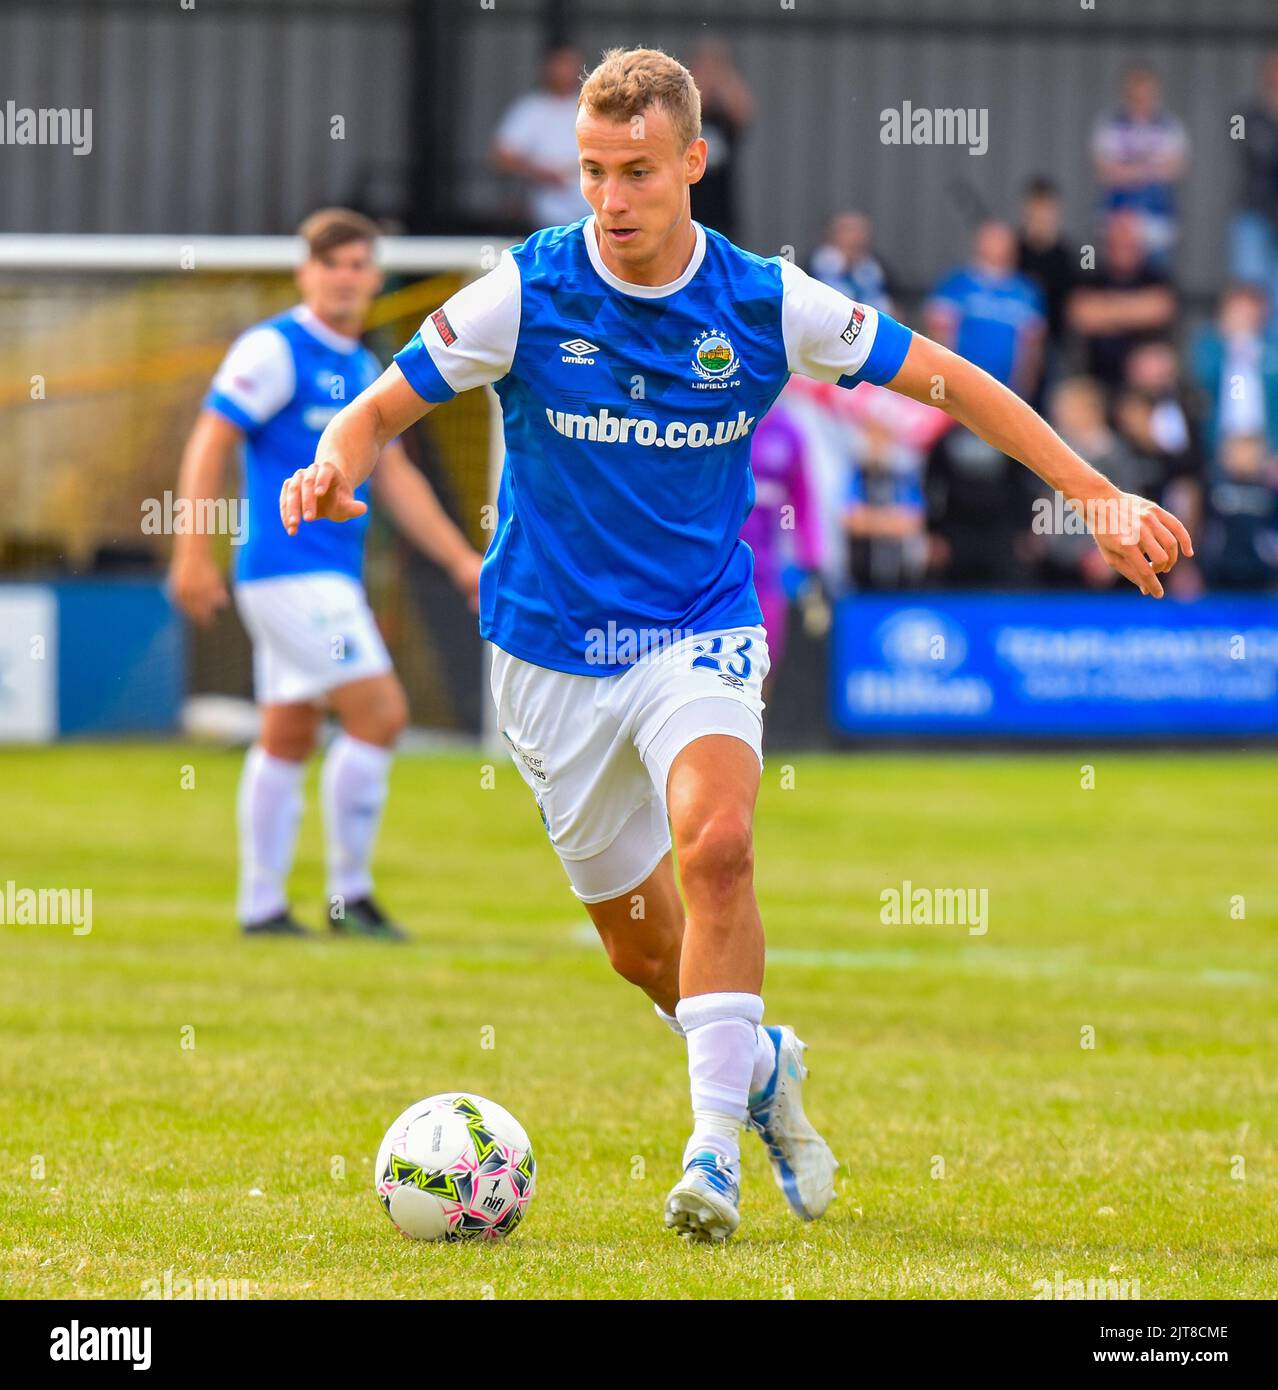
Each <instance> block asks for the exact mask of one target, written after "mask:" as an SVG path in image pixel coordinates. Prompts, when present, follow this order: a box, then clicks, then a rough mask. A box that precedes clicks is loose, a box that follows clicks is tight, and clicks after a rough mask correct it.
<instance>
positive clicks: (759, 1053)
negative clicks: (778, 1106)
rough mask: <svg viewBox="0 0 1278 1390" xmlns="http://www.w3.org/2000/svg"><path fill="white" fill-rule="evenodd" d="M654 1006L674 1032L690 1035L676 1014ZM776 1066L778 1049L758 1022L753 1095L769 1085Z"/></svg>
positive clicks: (751, 1079) (684, 1035)
mask: <svg viewBox="0 0 1278 1390" xmlns="http://www.w3.org/2000/svg"><path fill="white" fill-rule="evenodd" d="M652 1007H653V1008H654V1009H655V1010H656V1011H657V1017H658V1018H659V1019H661V1021H662V1023H664V1024H665V1025H666V1026H667V1027H668V1028H669V1029H670V1031H671V1032H672V1033H674V1034H675V1035H676V1036H677V1037H680V1038H686V1037H687V1036H688V1035H687V1033H685V1032H684V1030H683V1024H682V1023H680V1022H679V1020H678V1019H677V1018H676V1017H675V1016H674V1014H668V1013H667V1012H666V1011H665V1010H664V1009H663V1008H662V1007H661V1005H660V1004H654V1005H653V1006H652ZM676 1007H677V1006H676ZM776 1067H777V1050H776V1048H775V1047H774V1046H773V1043H772V1039H771V1038H770V1037H769V1036H768V1034H767V1032H766V1031H765V1030H764V1027H763V1024H762V1023H759V1024H756V1025H755V1030H754V1070H753V1072H751V1074H750V1094H751V1095H754V1094H755V1092H756V1091H762V1090H763V1089H764V1088H765V1087H766V1086H767V1084H768V1082H769V1081H771V1080H772V1073H773V1072H774V1071H775V1070H776Z"/></svg>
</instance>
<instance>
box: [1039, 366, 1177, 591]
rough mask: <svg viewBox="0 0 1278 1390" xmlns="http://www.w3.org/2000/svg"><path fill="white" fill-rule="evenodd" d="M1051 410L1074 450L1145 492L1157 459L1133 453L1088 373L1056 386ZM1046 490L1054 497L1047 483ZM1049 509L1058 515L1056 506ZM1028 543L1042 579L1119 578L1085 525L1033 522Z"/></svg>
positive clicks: (1126, 487)
mask: <svg viewBox="0 0 1278 1390" xmlns="http://www.w3.org/2000/svg"><path fill="white" fill-rule="evenodd" d="M1050 402H1051V404H1050V414H1051V421H1052V424H1053V425H1054V426H1055V428H1056V431H1057V433H1058V434H1059V435H1060V436H1061V438H1062V439H1064V440H1065V442H1066V443H1067V444H1068V445H1069V446H1070V448H1071V449H1073V450H1074V451H1075V453H1078V454H1081V455H1082V457H1083V458H1085V459H1086V460H1087V461H1088V463H1090V464H1091V465H1092V467H1093V468H1095V469H1097V470H1098V471H1099V472H1101V473H1103V474H1104V475H1105V476H1106V477H1107V478H1108V479H1109V480H1110V482H1112V483H1113V484H1114V485H1115V487H1118V488H1121V489H1122V490H1123V491H1124V492H1136V493H1137V494H1139V495H1141V496H1143V495H1145V488H1146V486H1147V484H1148V482H1149V481H1150V480H1151V479H1152V478H1153V477H1154V473H1155V465H1154V464H1153V463H1152V462H1151V461H1149V460H1146V459H1142V458H1140V457H1139V456H1137V455H1135V454H1133V453H1132V451H1131V450H1130V449H1129V448H1128V447H1127V445H1126V444H1125V443H1124V442H1123V440H1122V439H1120V438H1119V437H1118V436H1117V435H1116V434H1115V433H1114V432H1113V430H1111V429H1110V427H1109V424H1108V422H1107V420H1106V418H1105V392H1104V390H1103V388H1102V387H1101V386H1100V385H1099V384H1098V383H1097V382H1095V381H1093V380H1092V379H1091V378H1090V377H1085V376H1082V377H1070V378H1067V379H1066V380H1065V381H1062V382H1061V383H1060V384H1059V385H1058V386H1056V387H1054V388H1053V390H1052V392H1051V397H1050ZM1043 495H1044V496H1045V497H1049V498H1050V497H1051V494H1050V493H1048V492H1047V491H1046V489H1044V492H1043ZM1045 514H1047V515H1052V516H1055V515H1056V511H1055V508H1053V509H1052V511H1051V512H1050V513H1045ZM1032 531H1033V534H1032V536H1031V542H1030V547H1029V552H1030V554H1031V555H1032V556H1033V557H1034V559H1035V561H1036V565H1035V570H1036V575H1037V578H1038V579H1039V581H1040V582H1042V583H1044V584H1048V585H1053V586H1059V585H1066V586H1077V585H1087V586H1088V587H1089V588H1095V589H1105V588H1109V587H1110V585H1111V584H1113V582H1114V581H1115V580H1116V579H1117V578H1118V576H1117V575H1116V574H1115V573H1114V571H1113V570H1111V569H1110V567H1109V566H1108V565H1107V564H1106V563H1105V560H1104V557H1103V556H1102V555H1101V553H1100V551H1099V550H1097V548H1096V546H1095V545H1094V544H1093V543H1092V538H1091V536H1090V534H1089V533H1088V532H1087V531H1086V530H1077V529H1073V528H1072V527H1071V528H1070V529H1068V530H1065V529H1058V528H1052V529H1049V530H1042V529H1040V528H1039V527H1037V526H1035V527H1033V528H1032Z"/></svg>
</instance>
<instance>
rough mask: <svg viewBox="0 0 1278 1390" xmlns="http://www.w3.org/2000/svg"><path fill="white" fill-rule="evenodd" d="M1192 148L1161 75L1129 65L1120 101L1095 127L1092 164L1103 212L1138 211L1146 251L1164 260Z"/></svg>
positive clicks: (1174, 234) (1169, 246) (1170, 244)
mask: <svg viewBox="0 0 1278 1390" xmlns="http://www.w3.org/2000/svg"><path fill="white" fill-rule="evenodd" d="M1188 151H1189V141H1188V137H1187V136H1186V134H1185V127H1184V126H1183V125H1181V123H1180V121H1178V120H1177V119H1176V117H1175V116H1173V115H1172V114H1171V113H1170V112H1169V111H1167V110H1166V108H1165V107H1164V106H1163V96H1162V86H1161V84H1160V83H1159V80H1158V78H1157V76H1155V74H1154V73H1153V72H1151V71H1150V69H1149V68H1146V67H1133V68H1129V69H1128V71H1127V73H1126V74H1125V76H1124V78H1123V94H1122V99H1121V101H1120V103H1119V105H1118V106H1117V107H1116V108H1115V109H1114V110H1113V111H1111V112H1109V113H1108V114H1107V115H1104V116H1102V117H1101V118H1100V119H1099V120H1098V121H1097V122H1096V125H1095V128H1094V129H1093V131H1092V168H1093V170H1094V172H1095V174H1096V181H1097V182H1098V183H1099V184H1100V187H1101V207H1102V210H1103V212H1104V213H1105V214H1106V215H1108V214H1111V213H1114V212H1118V211H1120V210H1130V211H1131V212H1132V213H1133V214H1135V215H1136V216H1137V217H1138V218H1139V224H1140V230H1141V238H1142V242H1143V245H1144V248H1145V251H1146V253H1147V254H1148V255H1150V256H1152V257H1153V258H1155V259H1156V260H1158V261H1164V260H1165V258H1166V256H1167V253H1168V252H1169V251H1170V250H1171V247H1172V245H1173V244H1174V242H1175V240H1176V185H1177V183H1179V181H1180V180H1181V178H1183V177H1184V173H1185V165H1186V163H1187V156H1188Z"/></svg>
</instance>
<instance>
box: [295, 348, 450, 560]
mask: <svg viewBox="0 0 1278 1390" xmlns="http://www.w3.org/2000/svg"><path fill="white" fill-rule="evenodd" d="M430 409H431V405H430V402H429V401H424V400H423V399H422V398H421V397H420V396H419V395H418V394H417V392H416V391H414V390H413V388H412V387H411V386H410V385H409V384H408V382H407V381H406V380H405V379H404V374H403V372H401V371H400V369H399V368H398V367H397V366H396V365H395V364H394V363H391V365H390V366H389V367H387V369H386V370H385V371H384V372H383V373H382V374H381V376H380V377H378V378H377V380H376V381H375V382H374V383H373V384H372V385H371V386H370V387H368V389H367V390H365V391H361V392H360V394H359V395H358V396H356V397H355V399H354V400H353V401H352V402H351V403H350V404H349V405H348V406H345V407H344V408H343V409H342V410H339V411H338V412H337V414H336V415H335V416H334V417H333V418H332V420H330V421H329V423H328V428H327V429H325V431H324V433H323V434H322V435H321V436H320V441H319V444H318V446H317V447H316V450H315V461H314V462H313V463H312V464H310V465H309V467H306V468H299V469H298V470H297V472H296V473H294V474H293V476H292V477H291V478H289V479H288V480H287V481H286V482H285V484H284V486H283V487H282V488H281V489H280V520H281V521H282V522H283V523H284V529H285V530H286V531H287V532H288V534H289V535H290V536H295V535H297V528H298V526H299V525H300V524H301V523H302V522H303V521H315V520H316V519H317V518H319V517H325V518H327V519H328V520H329V521H350V520H351V519H352V518H354V517H357V516H363V514H364V513H365V512H366V511H367V510H368V507H367V506H366V504H365V503H363V502H361V501H359V499H358V498H357V497H356V496H355V489H356V488H358V487H359V486H361V484H363V483H364V482H365V481H366V480H367V479H368V477H369V475H370V474H371V473H372V471H373V469H374V468H375V467H376V466H377V460H378V459H379V458H380V457H381V455H382V451H383V450H384V449H385V448H386V446H387V444H389V443H390V441H391V440H392V439H394V438H395V437H396V435H400V434H403V432H404V431H405V430H406V429H409V428H411V427H412V426H413V425H415V424H416V423H417V422H418V420H420V419H421V418H422V416H423V415H425V414H426V413H427V411H429V410H430Z"/></svg>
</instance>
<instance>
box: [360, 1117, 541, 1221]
mask: <svg viewBox="0 0 1278 1390" xmlns="http://www.w3.org/2000/svg"><path fill="white" fill-rule="evenodd" d="M536 1174H537V1165H536V1162H535V1161H534V1159H533V1151H532V1145H531V1144H530V1143H529V1142H528V1135H527V1134H526V1133H525V1132H524V1128H523V1126H522V1125H521V1124H520V1123H519V1121H518V1120H516V1119H515V1117H514V1116H513V1115H512V1114H511V1113H510V1112H509V1111H508V1110H503V1109H502V1107H501V1106H500V1105H497V1104H495V1103H494V1102H493V1101H491V1100H485V1099H484V1098H483V1097H482V1096H472V1095H468V1094H466V1093H464V1092H460V1091H450V1092H448V1093H446V1094H445V1095H439V1096H428V1097H427V1098H426V1099H425V1100H419V1101H418V1102H417V1104H416V1105H410V1106H409V1107H408V1109H407V1110H405V1111H404V1113H403V1114H402V1115H401V1116H400V1117H399V1118H398V1119H397V1120H396V1121H395V1123H394V1124H393V1125H391V1127H390V1128H389V1129H388V1130H387V1131H386V1137H385V1138H384V1139H383V1140H382V1146H381V1148H380V1149H378V1151H377V1169H376V1173H375V1179H376V1182H377V1195H378V1196H379V1197H380V1198H381V1202H382V1206H383V1207H385V1208H386V1214H387V1216H389V1217H390V1219H391V1221H392V1222H394V1224H395V1226H396V1227H397V1229H399V1230H400V1231H402V1232H403V1233H404V1235H406V1236H412V1238H413V1239H414V1240H498V1239H500V1238H501V1237H502V1236H506V1235H509V1234H510V1233H511V1231H513V1230H514V1229H515V1227H516V1226H518V1225H519V1223H520V1222H521V1221H522V1220H523V1218H524V1212H525V1211H526V1210H527V1207H528V1203H529V1202H531V1201H532V1198H533V1187H534V1184H535V1181H536Z"/></svg>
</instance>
